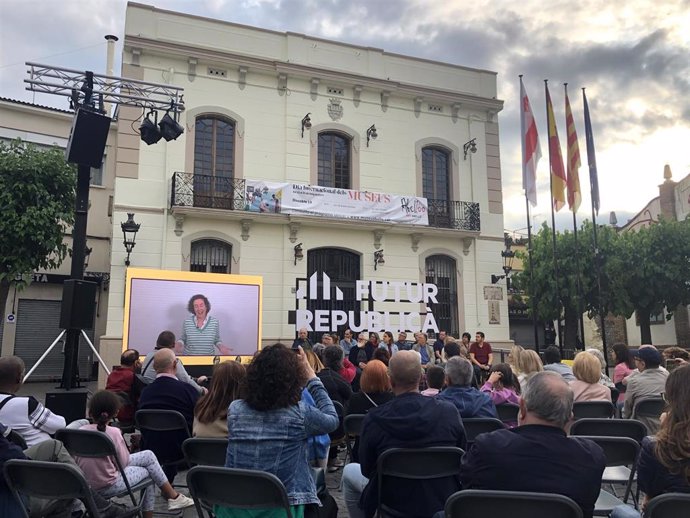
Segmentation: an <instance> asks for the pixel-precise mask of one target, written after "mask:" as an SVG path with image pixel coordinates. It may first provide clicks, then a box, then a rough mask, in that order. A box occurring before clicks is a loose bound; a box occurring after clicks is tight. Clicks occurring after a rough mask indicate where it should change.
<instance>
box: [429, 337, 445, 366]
mask: <svg viewBox="0 0 690 518" xmlns="http://www.w3.org/2000/svg"><path fill="white" fill-rule="evenodd" d="M447 337H448V333H446V332H445V331H443V330H441V331H439V332H438V336H437V337H436V340H434V343H433V344H432V345H431V346H432V347H433V348H434V363H441V361H442V359H441V354H442V353H443V346H444V345H446V338H447Z"/></svg>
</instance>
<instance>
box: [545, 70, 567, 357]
mask: <svg viewBox="0 0 690 518" xmlns="http://www.w3.org/2000/svg"><path fill="white" fill-rule="evenodd" d="M544 91H545V92H546V95H545V97H546V125H547V128H548V127H549V80H548V79H544ZM550 139H551V136H550V133H549V140H550ZM552 162H553V157H552V156H551V144H550V143H549V185H550V190H551V194H550V196H551V236H552V237H553V276H554V280H555V282H556V300H557V302H558V321H557V324H556V330H557V334H558V348H559V349H560V353H561V357H562V356H563V337H562V336H561V290H560V287H559V282H558V258H557V257H556V210H555V207H554V202H553V171H552V165H553V164H552Z"/></svg>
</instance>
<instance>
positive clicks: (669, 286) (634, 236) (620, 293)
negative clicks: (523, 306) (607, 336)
mask: <svg viewBox="0 0 690 518" xmlns="http://www.w3.org/2000/svg"><path fill="white" fill-rule="evenodd" d="M592 234H593V227H592V224H591V223H590V222H589V221H585V222H584V223H583V224H582V227H581V228H580V229H579V231H578V236H577V237H578V241H577V245H576V243H575V237H574V234H573V232H568V231H566V232H559V233H557V234H556V250H557V251H556V255H557V258H558V273H559V275H558V288H559V289H558V291H557V290H556V278H555V275H554V261H553V241H552V239H553V237H552V233H551V229H550V228H548V227H547V226H546V224H544V225H543V226H542V228H541V229H540V230H539V232H538V233H537V234H536V235H533V237H532V263H533V275H534V289H532V285H531V283H530V274H531V273H532V271H531V269H530V264H529V259H528V255H527V254H526V253H523V254H522V255H521V257H522V259H523V263H524V265H525V268H524V271H523V272H520V273H518V274H516V275H515V277H514V279H513V282H514V286H515V287H516V288H517V289H518V290H520V291H522V292H523V293H525V294H526V295H527V296H528V297H529V299H528V300H527V301H526V302H527V303H528V308H529V311H530V312H531V311H533V310H534V307H533V306H534V304H535V303H536V307H537V316H538V318H539V319H540V320H557V319H559V318H562V319H565V322H566V340H565V344H566V345H567V346H574V345H575V336H576V334H575V333H576V331H575V329H574V326H576V325H577V315H578V314H579V311H580V309H581V310H583V311H586V312H587V313H588V315H589V316H590V317H593V316H595V315H599V314H600V311H599V304H600V302H601V307H602V308H603V313H604V314H608V313H609V312H611V313H613V314H614V315H620V316H623V317H625V318H629V317H630V316H631V315H632V314H633V313H634V312H637V314H638V317H639V320H640V328H641V333H642V340H643V343H644V342H646V343H651V335H650V332H649V317H650V315H654V314H656V313H658V312H659V311H661V309H662V308H664V307H665V308H666V311H667V313H668V314H669V315H670V314H672V312H673V311H674V309H675V308H676V307H678V306H679V305H686V304H690V220H686V221H683V222H668V221H664V220H661V221H659V222H658V223H655V224H653V225H651V226H650V227H648V228H643V229H640V230H637V231H627V232H617V231H616V230H615V229H613V228H611V227H607V226H600V227H597V242H598V253H596V251H595V250H594V241H593V235H592ZM597 266H598V269H599V271H600V282H601V300H599V288H598V285H597V277H596V273H597ZM578 274H579V278H580V283H581V288H580V290H579V291H578V287H577V279H578ZM669 318H670V316H669Z"/></svg>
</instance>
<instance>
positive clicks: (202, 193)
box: [170, 173, 245, 210]
mask: <svg viewBox="0 0 690 518" xmlns="http://www.w3.org/2000/svg"><path fill="white" fill-rule="evenodd" d="M244 188H245V181H244V180H241V179H237V178H228V177H224V176H210V175H203V174H194V173H175V174H174V175H173V179H172V194H171V200H170V205H171V206H172V207H204V208H210V209H226V210H243V209H244Z"/></svg>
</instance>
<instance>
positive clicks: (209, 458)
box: [182, 437, 228, 467]
mask: <svg viewBox="0 0 690 518" xmlns="http://www.w3.org/2000/svg"><path fill="white" fill-rule="evenodd" d="M182 453H184V458H185V459H186V460H187V463H188V464H189V465H190V466H196V465H200V466H221V467H222V466H225V458H226V457H227V453H228V440H227V439H221V438H215V437H192V438H191V439H187V440H185V442H183V443H182Z"/></svg>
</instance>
